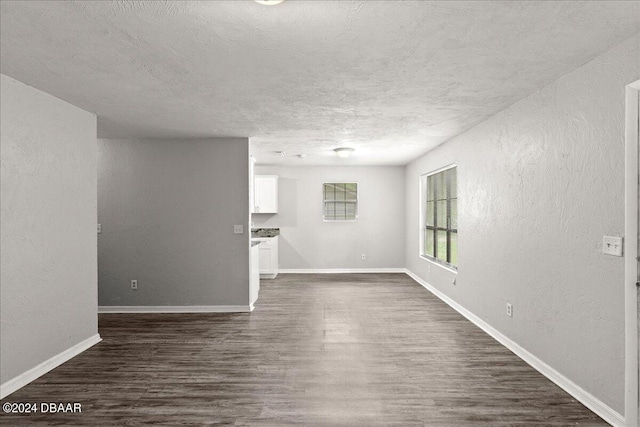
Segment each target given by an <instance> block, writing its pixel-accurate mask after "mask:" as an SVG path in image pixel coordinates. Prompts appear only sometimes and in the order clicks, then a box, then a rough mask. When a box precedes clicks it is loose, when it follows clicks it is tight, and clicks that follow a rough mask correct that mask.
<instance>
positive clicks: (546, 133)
mask: <svg viewBox="0 0 640 427" xmlns="http://www.w3.org/2000/svg"><path fill="white" fill-rule="evenodd" d="M639 45H640V39H639V38H638V37H634V38H632V39H629V40H627V41H626V42H624V43H622V44H620V45H618V46H616V47H615V48H613V49H611V50H610V51H608V52H607V53H605V54H603V55H602V56H600V57H598V58H596V59H594V60H593V61H591V62H589V63H587V64H586V65H584V66H582V67H581V68H579V69H577V70H575V71H573V72H571V73H569V74H567V75H565V76H563V77H562V78H560V79H559V80H557V81H556V82H554V83H552V84H550V85H549V86H547V87H545V88H543V89H542V90H540V91H538V92H536V93H534V94H532V95H530V96H529V97H527V98H525V99H523V100H521V101H520V102H518V103H516V104H515V105H513V106H511V107H510V108H508V109H506V110H504V111H502V112H501V113H499V114H497V115H495V116H494V117H492V118H491V119H489V120H487V121H486V122H484V123H482V124H480V125H478V126H476V127H474V128H472V129H471V130H469V131H468V132H466V133H464V134H462V135H460V136H458V137H456V138H454V139H453V140H451V141H449V142H447V143H445V144H443V145H442V146H440V147H439V148H437V149H435V150H433V151H431V152H429V153H427V154H426V155H425V156H423V157H421V158H419V159H417V160H415V161H414V162H412V163H410V164H409V165H408V166H407V170H406V200H407V204H406V216H407V221H406V235H407V239H406V257H407V267H408V268H409V270H411V271H413V272H414V273H416V274H417V275H418V276H419V277H421V278H422V279H424V280H425V281H427V282H429V283H430V284H432V285H433V286H435V287H436V288H437V289H439V290H440V291H442V292H444V293H445V294H446V295H448V296H449V297H450V298H452V299H453V300H455V301H456V302H458V303H459V304H460V305H462V306H463V307H465V308H467V309H468V310H470V311H471V312H472V313H474V314H476V315H477V316H479V317H480V318H481V319H483V320H484V321H486V322H487V323H489V324H490V325H492V326H493V327H494V328H496V329H497V330H498V331H500V332H502V333H503V334H504V335H506V336H507V337H509V338H510V339H512V340H513V341H515V342H517V343H518V344H520V345H521V346H522V347H524V348H525V349H527V350H528V351H530V352H531V353H533V354H534V355H535V356H537V357H538V358H539V359H541V360H542V361H544V362H546V363H547V364H548V365H550V366H551V367H552V368H554V369H556V370H557V371H559V372H560V373H561V374H563V375H564V376H566V377H568V378H569V379H570V380H572V381H573V382H575V383H576V384H577V385H579V386H580V387H582V388H583V389H585V390H586V391H587V392H589V393H591V394H592V395H594V396H595V397H596V398H598V399H600V400H601V401H603V402H604V403H605V404H606V405H609V406H610V407H611V408H613V409H614V410H615V411H618V412H619V413H623V412H624V397H623V390H624V310H623V307H624V291H623V259H622V258H616V257H611V256H605V255H603V254H602V253H601V245H602V236H603V235H605V234H607V235H621V234H622V233H623V230H624V198H623V196H624V195H623V190H624V138H623V135H624V87H625V85H626V84H628V83H630V82H632V81H634V80H636V79H638V76H639V73H640V71H639V70H640V56H639V52H638V46H639ZM454 162H455V163H457V164H458V185H459V187H458V194H459V201H458V209H459V231H460V233H459V241H458V242H459V243H458V244H459V271H458V274H457V284H456V285H452V284H451V278H452V276H453V273H450V272H448V271H446V270H444V269H442V268H440V267H438V266H435V265H432V267H431V272H429V271H428V266H429V264H430V263H429V262H428V261H425V260H423V259H421V258H420V257H419V255H418V248H419V246H418V245H419V243H418V237H419V218H418V212H419V207H418V199H419V197H418V195H419V177H420V175H421V174H423V173H426V172H429V171H432V170H434V169H437V168H439V167H442V166H445V165H448V164H450V163H454ZM506 302H511V303H513V306H514V315H513V318H509V317H507V315H506V314H505V313H506V310H505V305H506Z"/></svg>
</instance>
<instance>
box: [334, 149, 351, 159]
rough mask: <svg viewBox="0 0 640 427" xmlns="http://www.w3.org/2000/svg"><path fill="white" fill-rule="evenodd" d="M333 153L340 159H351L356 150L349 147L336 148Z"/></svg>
mask: <svg viewBox="0 0 640 427" xmlns="http://www.w3.org/2000/svg"><path fill="white" fill-rule="evenodd" d="M333 151H334V152H335V153H336V154H337V155H338V157H349V156H350V155H351V154H352V153H353V152H354V151H355V150H354V149H353V148H349V147H340V148H334V149H333Z"/></svg>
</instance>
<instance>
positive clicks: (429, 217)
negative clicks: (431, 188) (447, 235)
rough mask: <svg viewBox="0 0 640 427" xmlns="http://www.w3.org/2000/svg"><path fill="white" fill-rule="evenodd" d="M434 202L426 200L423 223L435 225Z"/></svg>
mask: <svg viewBox="0 0 640 427" xmlns="http://www.w3.org/2000/svg"><path fill="white" fill-rule="evenodd" d="M435 204H436V202H427V211H426V212H425V215H426V217H425V224H426V225H431V226H434V227H435V225H436V212H435V207H436V206H435Z"/></svg>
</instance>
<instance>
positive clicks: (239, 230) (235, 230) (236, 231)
mask: <svg viewBox="0 0 640 427" xmlns="http://www.w3.org/2000/svg"><path fill="white" fill-rule="evenodd" d="M233 234H244V227H243V226H242V224H240V225H234V226H233Z"/></svg>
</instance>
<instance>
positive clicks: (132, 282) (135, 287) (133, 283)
mask: <svg viewBox="0 0 640 427" xmlns="http://www.w3.org/2000/svg"><path fill="white" fill-rule="evenodd" d="M131 289H133V290H134V291H135V290H136V289H138V281H137V280H135V279H134V280H132V281H131Z"/></svg>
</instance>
